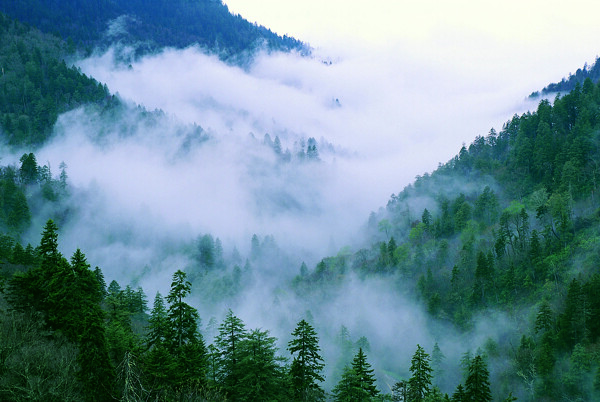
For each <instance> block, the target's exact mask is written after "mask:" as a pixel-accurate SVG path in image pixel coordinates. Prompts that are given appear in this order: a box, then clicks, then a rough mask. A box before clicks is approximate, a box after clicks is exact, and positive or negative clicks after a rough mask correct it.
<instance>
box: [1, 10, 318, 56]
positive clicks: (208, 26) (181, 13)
mask: <svg viewBox="0 0 600 402" xmlns="http://www.w3.org/2000/svg"><path fill="white" fill-rule="evenodd" d="M0 12H2V13H5V14H6V15H8V16H10V17H12V18H16V19H18V20H19V21H22V22H25V23H28V24H30V25H32V26H35V27H37V28H39V29H40V30H41V31H43V32H46V33H50V34H54V35H57V36H58V37H60V38H62V39H63V40H65V41H68V42H69V43H70V44H71V47H73V48H78V49H81V50H83V51H84V52H86V53H89V52H91V50H92V49H94V48H96V47H106V46H109V45H111V44H113V42H114V41H115V40H119V41H121V42H122V43H124V44H128V45H135V46H137V47H138V49H137V51H138V52H139V53H140V54H141V53H147V52H150V51H156V50H158V49H161V48H163V47H165V46H169V47H177V48H184V47H187V46H191V45H194V44H198V45H200V46H202V47H204V48H206V49H208V50H211V51H215V52H217V53H218V54H220V55H221V56H222V57H223V58H225V59H228V58H231V57H233V56H236V55H239V54H241V53H243V52H246V51H252V50H254V49H255V48H257V47H260V46H262V45H263V44H264V45H265V47H266V48H268V49H271V50H292V49H296V50H301V51H306V50H307V49H308V47H307V46H306V45H304V44H303V43H302V42H300V41H298V40H296V39H294V38H291V37H288V36H286V35H284V36H279V35H277V34H275V33H273V32H271V31H270V30H269V29H267V28H265V27H263V26H258V25H255V24H251V23H249V22H248V21H246V20H245V19H243V18H242V17H241V16H239V15H232V14H231V13H230V12H229V9H228V8H227V6H226V5H224V4H223V3H222V2H221V1H220V0H219V1H215V0H194V1H189V0H177V1H166V0H159V1H142V0H116V1H109V0H99V1H93V2H90V1H86V0H68V1H58V0H50V1H49V0H43V1H42V0H19V1H13V0H1V1H0ZM117 19H118V20H117ZM115 20H116V21H115ZM111 22H114V23H115V24H116V25H115V26H114V29H113V31H112V32H111V33H110V34H108V35H107V34H106V32H107V30H108V29H109V23H111ZM125 25H126V27H125Z"/></svg>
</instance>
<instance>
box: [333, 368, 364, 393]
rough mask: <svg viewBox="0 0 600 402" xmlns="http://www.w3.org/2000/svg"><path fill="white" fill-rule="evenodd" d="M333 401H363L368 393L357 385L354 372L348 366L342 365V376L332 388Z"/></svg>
mask: <svg viewBox="0 0 600 402" xmlns="http://www.w3.org/2000/svg"><path fill="white" fill-rule="evenodd" d="M332 393H333V396H334V401H335V402H350V401H357V402H365V401H368V400H369V395H368V393H367V392H365V391H364V390H363V389H361V388H360V387H359V386H358V379H357V376H356V373H355V372H354V370H353V369H352V367H350V366H346V367H344V372H343V373H342V378H341V379H340V382H338V383H337V385H336V386H335V387H333V390H332Z"/></svg>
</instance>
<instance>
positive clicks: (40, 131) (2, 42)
mask: <svg viewBox="0 0 600 402" xmlns="http://www.w3.org/2000/svg"><path fill="white" fill-rule="evenodd" d="M23 4H24V3H23ZM15 5H19V6H20V5H22V4H21V3H20V2H18V3H15V2H11V4H10V6H11V7H12V6H15ZM3 8H4V7H3ZM4 11H6V10H4ZM0 27H1V28H0V66H1V67H2V71H1V72H0V74H1V75H0V111H1V112H0V135H2V137H3V139H4V141H5V142H6V143H8V144H10V145H19V146H22V145H41V144H42V143H44V141H45V140H46V139H47V138H48V136H49V135H50V133H51V130H52V127H53V126H54V123H55V122H56V119H57V117H58V115H59V114H60V113H63V112H66V111H68V110H72V109H74V108H76V107H78V106H80V105H82V104H86V103H94V104H98V105H103V106H106V105H108V104H109V103H112V102H114V100H113V99H112V98H111V97H110V94H109V93H108V89H107V88H106V86H103V85H101V84H99V83H98V82H97V81H96V80H94V79H92V78H89V77H87V76H85V75H84V74H82V73H81V71H79V70H78V69H76V68H75V67H68V66H67V65H66V64H65V62H64V61H63V57H65V56H66V51H67V49H66V44H65V43H64V42H62V41H60V40H58V39H57V38H56V37H53V36H51V35H45V34H42V33H40V32H39V31H37V30H36V29H34V28H31V27H28V26H25V25H22V24H21V23H19V22H17V21H14V20H11V19H10V18H8V17H7V16H6V15H4V14H0ZM31 156H32V154H31V153H30V154H29V155H27V158H26V159H25V160H23V158H22V160H21V162H23V168H22V170H21V177H22V179H23V180H24V183H32V182H34V181H35V180H36V178H37V173H36V171H35V170H36V164H35V159H31ZM24 157H25V155H24Z"/></svg>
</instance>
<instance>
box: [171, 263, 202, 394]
mask: <svg viewBox="0 0 600 402" xmlns="http://www.w3.org/2000/svg"><path fill="white" fill-rule="evenodd" d="M191 287H192V284H191V283H190V282H189V281H188V280H187V279H186V274H185V272H183V271H181V270H178V271H177V272H175V273H174V274H173V281H172V282H171V290H170V291H169V294H168V295H167V301H168V302H169V308H168V309H167V317H168V320H169V326H170V328H169V330H170V336H169V340H168V348H169V350H170V351H171V354H172V355H173V356H174V357H175V359H176V362H177V374H178V377H179V378H178V383H179V384H180V385H183V386H185V387H201V386H203V385H205V381H206V355H207V352H206V346H205V345H204V340H203V338H202V334H201V333H200V331H199V329H198V325H199V323H200V316H199V314H198V311H197V310H196V309H195V308H193V307H192V306H190V305H189V304H187V303H186V302H184V301H183V299H184V298H185V297H186V296H187V295H188V294H189V293H190V292H191Z"/></svg>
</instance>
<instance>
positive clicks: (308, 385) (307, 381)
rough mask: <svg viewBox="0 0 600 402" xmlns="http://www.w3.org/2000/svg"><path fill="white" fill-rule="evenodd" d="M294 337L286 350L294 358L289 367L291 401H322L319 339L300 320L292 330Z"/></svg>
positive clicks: (321, 362)
mask: <svg viewBox="0 0 600 402" xmlns="http://www.w3.org/2000/svg"><path fill="white" fill-rule="evenodd" d="M292 336H293V337H294V338H293V339H292V340H291V341H290V342H289V343H288V350H289V352H290V353H291V354H292V356H293V358H294V360H293V362H292V366H291V368H290V381H291V393H292V399H291V400H293V401H303V402H304V401H322V400H324V397H325V392H324V391H323V388H321V386H320V385H319V383H320V382H323V381H324V378H323V376H321V374H320V373H321V371H322V370H323V367H324V364H323V359H322V357H321V355H320V354H319V352H320V348H319V340H318V338H317V333H316V332H315V330H314V328H313V327H312V326H311V325H310V324H309V323H308V322H307V321H306V320H301V321H300V322H299V323H298V325H297V326H296V329H295V330H294V331H293V332H292Z"/></svg>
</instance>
